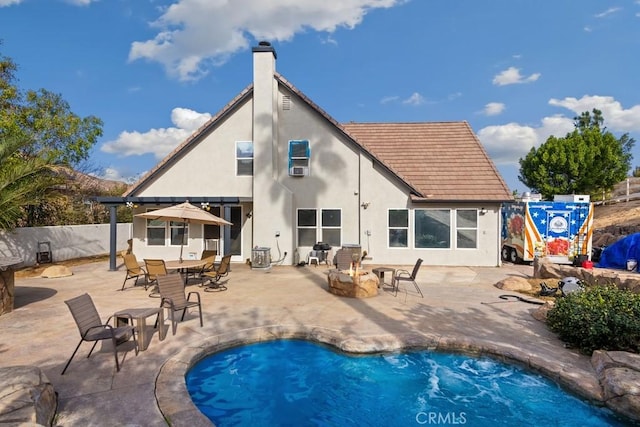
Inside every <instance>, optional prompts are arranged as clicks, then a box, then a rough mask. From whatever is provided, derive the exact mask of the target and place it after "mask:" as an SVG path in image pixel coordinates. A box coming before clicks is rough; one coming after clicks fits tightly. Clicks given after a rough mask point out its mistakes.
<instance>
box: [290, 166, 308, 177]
mask: <svg viewBox="0 0 640 427" xmlns="http://www.w3.org/2000/svg"><path fill="white" fill-rule="evenodd" d="M289 175H290V176H307V175H309V167H308V166H292V167H290V168H289Z"/></svg>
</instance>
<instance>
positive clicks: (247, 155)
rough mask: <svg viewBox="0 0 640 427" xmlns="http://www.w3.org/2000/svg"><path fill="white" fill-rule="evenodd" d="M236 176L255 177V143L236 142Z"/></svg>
mask: <svg viewBox="0 0 640 427" xmlns="http://www.w3.org/2000/svg"><path fill="white" fill-rule="evenodd" d="M236 175H237V176H252V175H253V142H251V141H238V142H236Z"/></svg>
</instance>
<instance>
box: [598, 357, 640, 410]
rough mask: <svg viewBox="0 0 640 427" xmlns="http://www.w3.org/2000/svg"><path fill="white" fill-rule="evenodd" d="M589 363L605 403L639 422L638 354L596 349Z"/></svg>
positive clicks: (639, 384)
mask: <svg viewBox="0 0 640 427" xmlns="http://www.w3.org/2000/svg"><path fill="white" fill-rule="evenodd" d="M591 364H592V366H593V368H594V369H595V371H596V374H597V375H598V379H599V381H600V385H601V386H602V391H603V396H604V400H605V404H606V405H607V406H608V407H609V408H611V409H612V410H614V411H616V412H618V413H620V414H622V415H625V416H627V417H629V418H631V419H632V420H635V421H640V355H638V354H634V353H628V352H625V351H610V352H607V351H604V350H596V351H594V352H593V355H592V356H591Z"/></svg>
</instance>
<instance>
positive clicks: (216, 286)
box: [202, 255, 231, 292]
mask: <svg viewBox="0 0 640 427" xmlns="http://www.w3.org/2000/svg"><path fill="white" fill-rule="evenodd" d="M230 264H231V255H225V256H223V257H222V260H221V261H220V265H218V268H216V269H215V270H214V271H207V272H204V273H202V278H203V281H202V285H203V286H204V284H205V282H206V281H207V280H208V281H209V284H208V285H207V286H206V287H205V289H204V290H205V292H215V291H226V290H227V287H226V286H225V285H223V284H222V283H218V282H219V281H220V279H222V278H223V277H226V276H227V275H228V274H229V271H231V269H230Z"/></svg>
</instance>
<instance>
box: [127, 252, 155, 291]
mask: <svg viewBox="0 0 640 427" xmlns="http://www.w3.org/2000/svg"><path fill="white" fill-rule="evenodd" d="M122 258H124V266H125V267H126V268H127V275H126V276H125V278H124V282H122V289H120V290H121V291H124V287H125V285H126V284H127V280H130V279H136V281H135V283H134V284H133V286H137V285H138V280H139V279H140V278H143V279H144V290H145V291H146V290H147V287H148V286H149V283H148V280H147V270H145V269H144V268H142V267H141V266H140V264H139V263H138V259H137V258H136V256H135V255H134V254H132V253H124V254H122Z"/></svg>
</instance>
